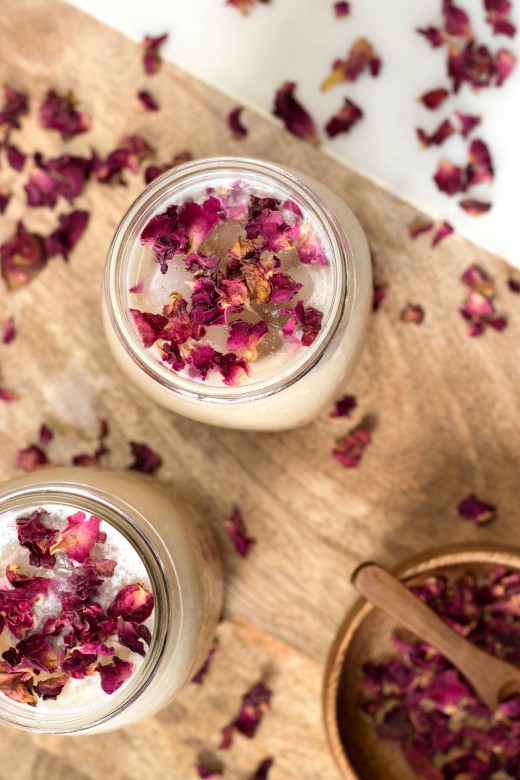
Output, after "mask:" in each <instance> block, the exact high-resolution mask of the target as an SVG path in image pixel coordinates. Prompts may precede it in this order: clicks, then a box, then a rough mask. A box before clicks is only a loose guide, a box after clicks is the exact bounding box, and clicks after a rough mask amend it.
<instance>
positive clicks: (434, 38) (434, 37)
mask: <svg viewBox="0 0 520 780" xmlns="http://www.w3.org/2000/svg"><path fill="white" fill-rule="evenodd" d="M416 32H418V33H419V35H422V36H423V37H424V38H426V40H427V41H428V43H429V44H430V45H431V46H433V48H434V49H437V48H438V47H439V46H442V45H443V44H444V43H445V37H444V33H443V31H442V30H440V29H439V28H438V27H423V28H417V30H416Z"/></svg>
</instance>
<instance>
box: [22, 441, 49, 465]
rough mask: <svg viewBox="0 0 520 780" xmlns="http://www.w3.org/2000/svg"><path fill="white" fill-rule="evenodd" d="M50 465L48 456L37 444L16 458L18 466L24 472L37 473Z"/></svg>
mask: <svg viewBox="0 0 520 780" xmlns="http://www.w3.org/2000/svg"><path fill="white" fill-rule="evenodd" d="M48 463H49V460H48V458H47V455H46V454H45V453H44V451H43V450H42V449H41V448H40V447H38V446H37V445H36V444H30V445H29V446H28V447H26V448H25V449H24V450H20V452H19V453H18V455H17V456H16V465H17V466H18V468H19V469H23V470H24V471H36V469H39V468H41V467H42V466H47V465H48Z"/></svg>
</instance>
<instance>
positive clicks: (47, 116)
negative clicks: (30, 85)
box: [39, 89, 90, 139]
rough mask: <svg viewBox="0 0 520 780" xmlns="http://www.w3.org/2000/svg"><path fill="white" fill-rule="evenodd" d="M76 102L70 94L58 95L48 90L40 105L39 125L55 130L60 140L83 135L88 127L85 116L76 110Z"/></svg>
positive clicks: (87, 119) (88, 123)
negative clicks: (59, 134)
mask: <svg viewBox="0 0 520 780" xmlns="http://www.w3.org/2000/svg"><path fill="white" fill-rule="evenodd" d="M77 105H78V102H77V100H76V98H75V96H74V94H73V93H72V92H68V93H67V94H66V95H60V94H59V93H58V92H56V91H55V90H53V89H50V90H49V91H48V92H47V94H46V95H45V98H44V100H43V101H42V103H41V104H40V111H39V115H40V123H41V125H42V126H43V127H46V128H48V129H50V130H57V131H58V132H59V133H61V137H62V138H65V139H66V138H72V136H74V135H79V134H80V133H85V132H86V131H87V130H88V129H89V127H90V121H89V118H88V117H87V115H86V114H84V113H83V112H81V111H79V110H78V108H77Z"/></svg>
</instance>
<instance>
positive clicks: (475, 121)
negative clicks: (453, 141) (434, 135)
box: [455, 111, 482, 138]
mask: <svg viewBox="0 0 520 780" xmlns="http://www.w3.org/2000/svg"><path fill="white" fill-rule="evenodd" d="M455 116H456V117H457V119H458V120H459V122H460V134H461V135H462V137H463V138H467V137H468V135H469V134H470V133H471V132H472V130H474V129H475V127H477V125H479V124H480V123H481V121H482V120H481V118H480V117H479V116H474V115H472V114H461V112H460V111H455Z"/></svg>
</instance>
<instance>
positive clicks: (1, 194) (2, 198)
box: [0, 187, 13, 214]
mask: <svg viewBox="0 0 520 780" xmlns="http://www.w3.org/2000/svg"><path fill="white" fill-rule="evenodd" d="M12 194H13V193H12V192H11V191H10V190H8V189H6V188H5V187H0V214H3V213H4V211H5V210H6V208H7V207H8V205H9V201H10V200H11V197H12Z"/></svg>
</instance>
